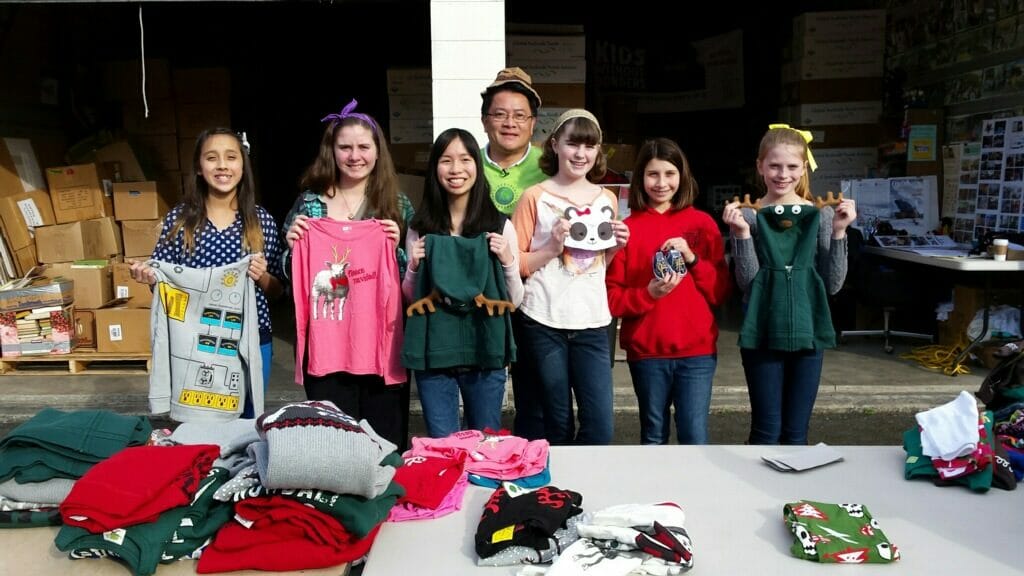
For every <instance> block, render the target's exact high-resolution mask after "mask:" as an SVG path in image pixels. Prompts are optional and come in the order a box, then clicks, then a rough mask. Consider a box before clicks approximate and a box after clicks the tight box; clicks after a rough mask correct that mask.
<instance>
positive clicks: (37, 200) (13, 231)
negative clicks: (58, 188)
mask: <svg viewBox="0 0 1024 576" xmlns="http://www.w3.org/2000/svg"><path fill="white" fill-rule="evenodd" d="M0 220H2V221H3V224H4V235H5V236H6V238H7V245H8V246H9V247H10V249H11V250H20V249H22V248H25V247H26V246H30V245H33V244H34V243H35V241H34V230H35V228H36V227H37V226H52V225H54V224H56V223H57V222H56V220H54V217H53V205H52V204H50V193H49V192H46V191H45V190H32V191H31V192H22V193H20V194H14V195H12V196H0Z"/></svg>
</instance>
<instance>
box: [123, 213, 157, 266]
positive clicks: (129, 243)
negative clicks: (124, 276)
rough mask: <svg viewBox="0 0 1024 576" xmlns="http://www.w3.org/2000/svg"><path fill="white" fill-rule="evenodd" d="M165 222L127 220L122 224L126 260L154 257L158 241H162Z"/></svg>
mask: <svg viewBox="0 0 1024 576" xmlns="http://www.w3.org/2000/svg"><path fill="white" fill-rule="evenodd" d="M162 227H163V220H125V221H124V222H121V231H122V233H123V234H124V255H125V257H126V258H133V257H140V256H144V257H146V258H148V257H150V256H152V255H153V248H155V247H156V241H157V240H159V239H160V229H161V228H162Z"/></svg>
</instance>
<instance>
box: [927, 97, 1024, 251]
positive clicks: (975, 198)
mask: <svg viewBox="0 0 1024 576" xmlns="http://www.w3.org/2000/svg"><path fill="white" fill-rule="evenodd" d="M957 153H958V154H959V156H960V161H959V188H958V190H957V196H956V212H955V216H954V225H953V237H954V239H955V240H957V241H958V242H970V241H971V240H974V239H977V238H980V237H982V236H983V235H985V234H987V233H988V232H1021V231H1024V116H1015V117H1011V118H999V119H991V120H986V121H985V122H984V123H983V125H982V137H981V142H980V143H967V144H964V145H963V146H961V147H960V148H959V150H950V151H947V152H946V155H947V156H951V155H954V154H957Z"/></svg>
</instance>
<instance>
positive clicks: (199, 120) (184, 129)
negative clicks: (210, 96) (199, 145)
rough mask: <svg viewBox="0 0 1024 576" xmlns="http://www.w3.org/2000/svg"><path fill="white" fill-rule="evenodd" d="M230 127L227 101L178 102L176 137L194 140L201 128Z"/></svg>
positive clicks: (229, 111)
mask: <svg viewBox="0 0 1024 576" xmlns="http://www.w3.org/2000/svg"><path fill="white" fill-rule="evenodd" d="M230 127H231V105H230V104H228V102H227V101H223V102H183V103H180V104H178V138H192V139H193V142H194V141H195V137H196V136H198V135H199V133H200V132H202V131H203V130H207V129H210V128H230ZM181 158H186V156H182V157H181ZM187 158H191V156H187Z"/></svg>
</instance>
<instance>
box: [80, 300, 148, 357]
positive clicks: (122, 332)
mask: <svg viewBox="0 0 1024 576" xmlns="http://www.w3.org/2000/svg"><path fill="white" fill-rule="evenodd" d="M93 314H94V315H95V317H96V351H97V352H104V353H119V352H132V353H134V352H149V351H150V349H151V346H152V341H151V338H152V336H151V334H150V329H149V315H150V311H149V310H146V309H145V308H100V309H99V310H95V311H93Z"/></svg>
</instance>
